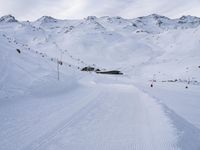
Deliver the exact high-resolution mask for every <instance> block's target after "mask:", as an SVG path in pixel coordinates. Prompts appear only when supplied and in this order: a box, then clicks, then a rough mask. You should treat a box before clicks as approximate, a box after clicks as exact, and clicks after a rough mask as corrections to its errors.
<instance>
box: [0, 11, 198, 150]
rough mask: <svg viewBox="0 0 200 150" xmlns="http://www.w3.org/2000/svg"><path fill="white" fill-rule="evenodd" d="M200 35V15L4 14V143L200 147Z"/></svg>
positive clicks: (0, 38) (0, 98) (0, 141)
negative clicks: (26, 17) (79, 16)
mask: <svg viewBox="0 0 200 150" xmlns="http://www.w3.org/2000/svg"><path fill="white" fill-rule="evenodd" d="M199 37H200V18H198V17H194V16H182V17H181V18H177V19H170V18H168V17H165V16H160V15H157V14H152V15H148V16H143V17H138V18H134V19H124V18H122V17H119V16H116V17H109V16H104V17H100V18H98V17H95V16H89V17H87V18H85V19H82V20H58V19H55V18H52V17H50V16H43V17H41V18H39V19H38V20H36V21H33V22H30V21H18V20H16V19H15V17H13V16H11V15H7V16H3V17H1V18H0V54H1V55H0V60H1V63H0V73H1V76H0V122H1V125H0V149H4V150H11V149H16V150H22V149H29V150H32V149H37V150H38V149H42V150H44V149H54V150H57V149H75V150H78V149H81V150H82V149H85V150H90V149H91V150H92V149H107V148H110V149H119V150H121V149H138V150H142V149H145V150H146V149H152V150H165V149H166V150H171V149H173V150H174V149H177V150H178V149H181V150H190V149H192V150H199V148H200V145H199V141H200V120H199V115H200V111H199V107H200V103H199V98H200V95H199V90H200V87H199V85H200V50H199V47H200V39H199ZM57 60H59V61H60V62H62V65H61V64H60V65H58V63H57ZM88 66H90V67H94V68H95V69H99V70H101V71H112V70H117V71H120V72H122V73H123V75H121V76H112V75H101V74H96V73H95V72H90V73H88V72H83V71H81V69H82V68H84V67H88ZM58 67H59V81H58ZM150 84H153V85H155V88H153V89H152V88H149V85H150ZM186 85H187V86H189V89H188V91H187V92H186V89H185V86H186ZM153 135H155V136H153ZM11 141H13V142H12V143H11ZM22 143H23V144H22Z"/></svg>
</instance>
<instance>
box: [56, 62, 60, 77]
mask: <svg viewBox="0 0 200 150" xmlns="http://www.w3.org/2000/svg"><path fill="white" fill-rule="evenodd" d="M57 72H58V80H60V72H59V61H58V58H57Z"/></svg>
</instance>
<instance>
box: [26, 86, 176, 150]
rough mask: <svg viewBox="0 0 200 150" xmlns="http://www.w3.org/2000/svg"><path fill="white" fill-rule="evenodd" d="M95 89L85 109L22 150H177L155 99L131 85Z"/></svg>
mask: <svg viewBox="0 0 200 150" xmlns="http://www.w3.org/2000/svg"><path fill="white" fill-rule="evenodd" d="M94 88H96V90H97V91H99V92H96V95H95V96H94V95H93V96H92V95H91V94H90V93H85V94H86V96H85V97H84V98H83V99H82V100H83V101H84V100H86V99H90V101H89V102H88V103H87V104H86V105H85V106H83V107H82V108H81V109H80V110H78V111H77V112H76V113H74V114H73V115H72V116H71V117H70V118H68V119H67V120H66V121H64V122H62V123H61V124H60V125H58V126H57V127H56V128H55V129H54V130H52V131H51V132H49V133H47V134H46V135H44V136H42V137H41V138H39V139H38V140H36V141H34V142H33V143H32V144H31V145H29V146H28V147H26V148H25V149H24V150H27V149H29V150H66V149H70V150H122V149H123V150H178V149H179V148H178V146H177V138H178V137H177V134H176V129H175V128H174V127H173V124H172V122H171V121H170V119H169V118H168V117H167V116H166V114H165V112H164V111H163V110H162V107H161V105H159V104H158V103H157V102H156V100H154V99H153V98H151V97H150V96H148V95H147V94H145V93H143V92H142V91H140V90H139V89H137V88H135V87H134V86H131V85H123V84H96V85H95V87H94ZM91 92H92V91H91Z"/></svg>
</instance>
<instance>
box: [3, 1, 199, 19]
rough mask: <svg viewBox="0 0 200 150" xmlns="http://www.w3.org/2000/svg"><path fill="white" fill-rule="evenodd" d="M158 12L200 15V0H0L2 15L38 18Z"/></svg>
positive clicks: (136, 14)
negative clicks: (45, 16) (44, 16)
mask: <svg viewBox="0 0 200 150" xmlns="http://www.w3.org/2000/svg"><path fill="white" fill-rule="evenodd" d="M152 13H157V14H161V15H166V16H168V17H180V16H181V15H184V14H185V15H196V16H199V15H200V2H199V0H190V1H188V0H162V1H160V0H101V1H100V0H73V1H71V0H56V1H55V0H42V1H41V0H0V15H1V16H2V15H6V14H12V15H14V16H15V17H16V18H17V19H19V20H27V19H30V20H35V19H37V18H39V17H41V16H43V15H48V16H52V17H55V18H60V19H66V18H69V19H72V18H77V19H79V18H84V17H86V16H89V15H95V16H122V17H125V18H133V17H137V16H143V15H149V14H152Z"/></svg>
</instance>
